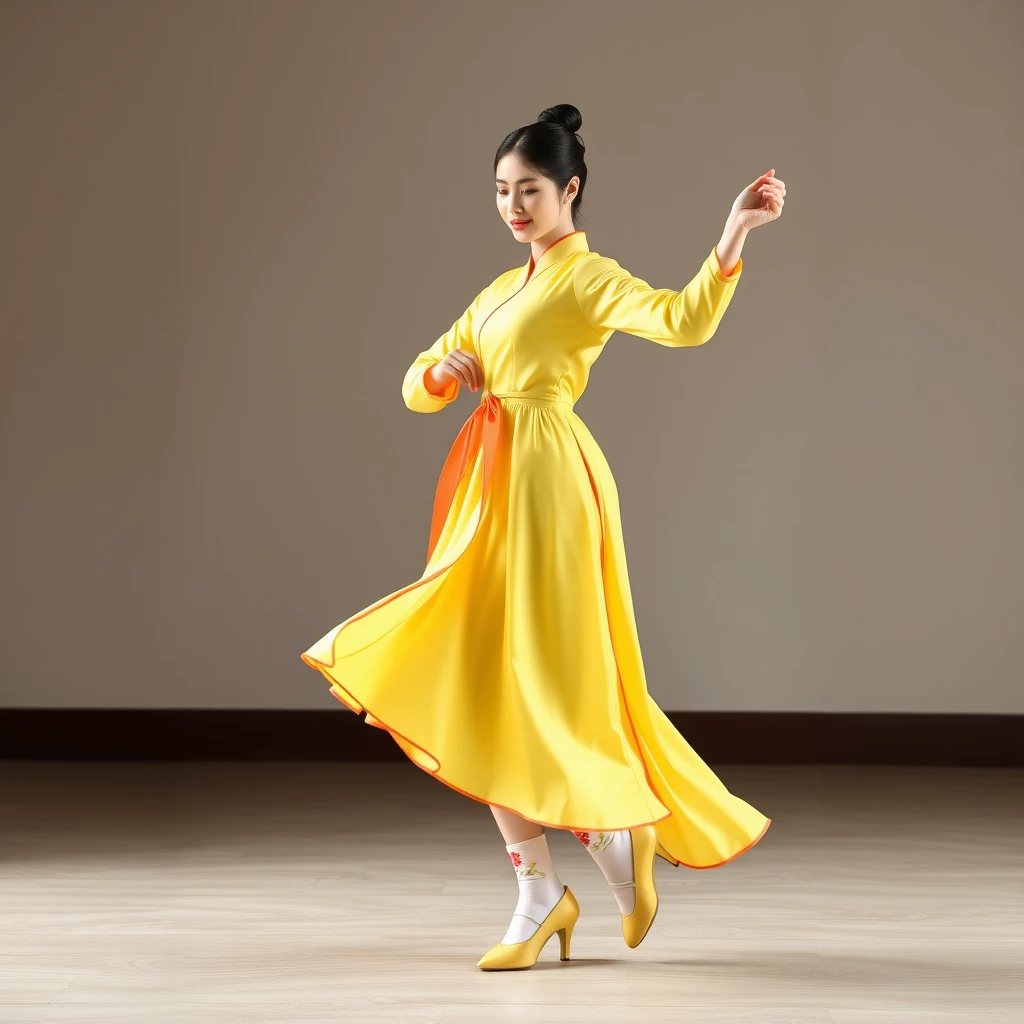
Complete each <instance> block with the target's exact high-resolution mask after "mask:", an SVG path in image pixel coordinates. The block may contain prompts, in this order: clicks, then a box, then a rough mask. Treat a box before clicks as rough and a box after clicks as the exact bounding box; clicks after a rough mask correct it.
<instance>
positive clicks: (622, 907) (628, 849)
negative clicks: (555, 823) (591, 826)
mask: <svg viewBox="0 0 1024 1024" xmlns="http://www.w3.org/2000/svg"><path fill="white" fill-rule="evenodd" d="M573 835H574V836H575V837H576V838H577V839H578V840H579V841H580V842H581V843H582V844H583V845H584V846H585V847H586V848H587V849H588V850H589V851H590V856H591V857H593V858H594V860H595V861H597V866H598V867H599V868H600V869H601V874H603V875H604V877H605V879H606V880H607V882H608V884H609V886H611V890H612V895H614V896H615V902H616V903H618V905H619V913H620V914H625V915H627V916H628V915H629V914H632V913H633V908H634V907H635V906H636V880H635V879H634V878H633V837H632V836H631V835H630V833H629V829H628V828H624V829H622V830H621V831H619V832H573Z"/></svg>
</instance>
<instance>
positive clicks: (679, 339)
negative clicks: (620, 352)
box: [573, 249, 743, 348]
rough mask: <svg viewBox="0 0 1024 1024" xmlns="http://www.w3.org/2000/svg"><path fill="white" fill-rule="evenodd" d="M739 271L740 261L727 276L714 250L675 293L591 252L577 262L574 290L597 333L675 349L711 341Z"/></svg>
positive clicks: (587, 319)
mask: <svg viewBox="0 0 1024 1024" xmlns="http://www.w3.org/2000/svg"><path fill="white" fill-rule="evenodd" d="M742 273H743V260H742V259H740V260H739V262H738V263H737V264H736V266H735V268H734V269H733V272H732V274H730V275H729V276H728V277H726V276H725V274H723V273H722V267H721V264H719V262H718V253H717V252H716V251H715V250H714V249H712V250H711V252H710V253H709V255H708V258H707V259H706V260H705V261H704V263H703V265H702V266H701V268H700V270H699V271H698V272H697V274H696V275H695V276H694V278H693V280H691V281H690V282H689V284H687V285H686V287H685V288H683V289H682V291H675V290H674V289H672V288H652V287H651V286H650V285H649V284H648V283H647V282H646V281H644V280H642V279H641V278H639V277H634V276H633V275H632V274H631V273H630V272H629V271H628V270H624V269H623V268H622V267H621V266H619V264H618V263H617V262H616V261H615V260H613V259H612V258H611V257H610V256H596V255H595V256H593V257H589V258H584V259H581V260H580V261H579V265H578V266H577V267H576V271H575V274H574V276H573V289H574V291H575V293H576V301H577V303H578V304H579V307H580V312H581V313H582V315H583V318H584V319H585V320H586V321H587V323H588V324H590V326H591V327H592V328H593V329H594V330H595V331H597V332H598V333H601V334H608V333H611V332H612V331H623V332H625V333H626V334H635V335H637V336H638V337H641V338H647V339H648V340H649V341H654V342H657V343H658V344H659V345H668V346H671V347H673V348H679V347H682V346H684V345H703V344H704V343H705V342H706V341H709V340H710V339H711V337H712V336H713V335H714V333H715V331H716V330H717V329H718V324H719V322H720V321H721V319H722V316H723V315H724V314H725V311H726V309H727V308H728V305H729V302H730V301H731V299H732V295H733V292H734V291H735V290H736V282H737V281H738V280H739V279H740V275H741V274H742Z"/></svg>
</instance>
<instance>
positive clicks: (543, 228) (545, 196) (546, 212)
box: [495, 153, 580, 242]
mask: <svg viewBox="0 0 1024 1024" xmlns="http://www.w3.org/2000/svg"><path fill="white" fill-rule="evenodd" d="M495 179H496V180H495V190H496V199H497V204H498V213H499V214H500V215H501V219H502V220H503V221H504V222H505V223H506V224H507V225H508V226H509V227H510V228H511V230H512V234H513V235H514V236H515V238H516V240H517V241H520V242H532V241H536V240H540V239H543V238H545V237H546V236H548V235H552V236H553V237H554V238H557V237H560V236H561V235H564V234H567V233H568V232H570V231H572V230H573V225H572V203H571V202H569V201H568V200H570V199H572V197H573V196H575V195H576V190H577V188H579V182H580V179H579V178H578V177H577V176H575V175H574V176H573V177H572V178H571V179H570V181H569V184H568V185H567V186H566V188H565V192H564V193H563V192H560V191H559V189H558V186H557V185H556V184H555V183H554V182H553V181H552V180H551V179H550V178H544V177H542V176H541V175H540V173H539V172H538V171H535V170H533V169H532V168H530V167H527V166H526V165H525V164H524V163H522V161H521V160H520V159H519V157H518V155H517V154H515V153H506V154H505V155H504V156H503V157H502V158H501V159H500V160H499V161H498V169H497V171H496V173H495Z"/></svg>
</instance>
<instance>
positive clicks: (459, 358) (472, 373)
mask: <svg viewBox="0 0 1024 1024" xmlns="http://www.w3.org/2000/svg"><path fill="white" fill-rule="evenodd" d="M428 372H431V373H432V374H433V377H434V379H435V380H436V381H437V383H438V385H439V388H440V389H441V390H443V389H444V387H445V385H447V384H448V382H449V381H450V380H457V381H459V383H460V384H465V385H466V387H468V388H471V389H472V390H473V391H476V390H477V389H478V388H479V387H480V386H481V385H482V384H483V382H484V371H483V368H482V367H481V366H480V360H479V359H478V358H477V354H476V353H475V352H463V351H462V350H460V349H457V348H453V349H452V350H451V352H449V353H448V355H446V356H445V357H444V359H442V360H441V361H440V362H439V363H435V364H434V365H433V366H432V367H431V368H430V371H428Z"/></svg>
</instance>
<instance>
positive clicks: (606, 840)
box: [587, 832, 615, 853]
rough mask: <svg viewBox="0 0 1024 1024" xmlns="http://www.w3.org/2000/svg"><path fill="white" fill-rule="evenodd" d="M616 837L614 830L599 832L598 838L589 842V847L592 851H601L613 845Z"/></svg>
mask: <svg viewBox="0 0 1024 1024" xmlns="http://www.w3.org/2000/svg"><path fill="white" fill-rule="evenodd" d="M614 838H615V833H614V832H598V833H597V838H596V839H592V840H591V841H590V842H589V843H588V844H587V849H588V850H590V852H591V853H600V852H601V851H602V850H604V849H606V848H607V847H608V846H609V845H611V842H612V840H613V839H614Z"/></svg>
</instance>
